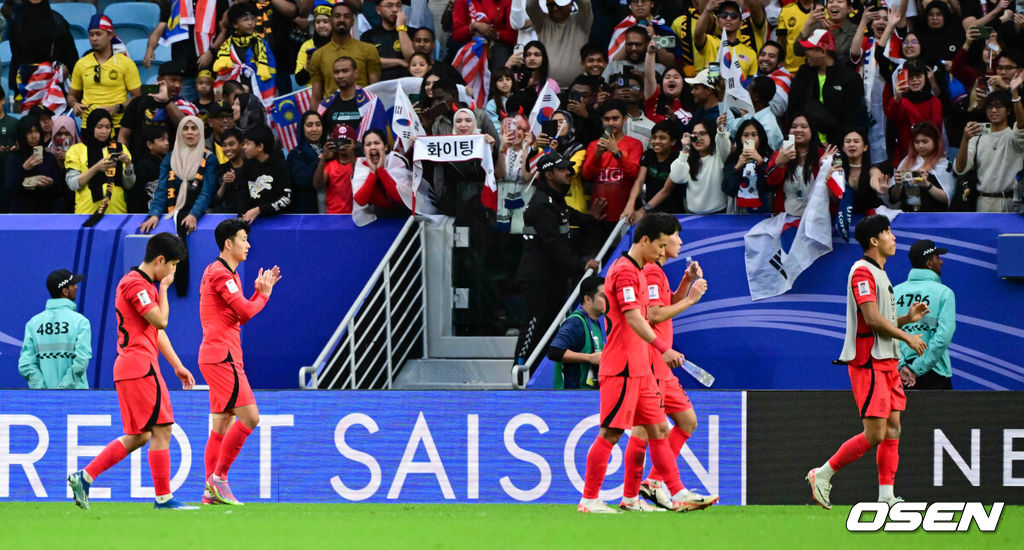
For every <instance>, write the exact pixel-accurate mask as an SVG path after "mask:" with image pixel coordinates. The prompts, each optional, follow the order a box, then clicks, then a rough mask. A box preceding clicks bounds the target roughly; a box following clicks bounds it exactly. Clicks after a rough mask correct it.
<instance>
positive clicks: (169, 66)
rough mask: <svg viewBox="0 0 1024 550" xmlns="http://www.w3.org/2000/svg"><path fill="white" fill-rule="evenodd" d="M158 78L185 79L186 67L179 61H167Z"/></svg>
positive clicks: (161, 66)
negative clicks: (178, 77)
mask: <svg viewBox="0 0 1024 550" xmlns="http://www.w3.org/2000/svg"><path fill="white" fill-rule="evenodd" d="M157 76H180V77H181V78H185V65H184V64H183V63H181V62H179V61H165V62H164V63H163V64H162V65H160V70H159V71H158V72H157Z"/></svg>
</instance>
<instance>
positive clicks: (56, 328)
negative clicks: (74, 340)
mask: <svg viewBox="0 0 1024 550" xmlns="http://www.w3.org/2000/svg"><path fill="white" fill-rule="evenodd" d="M70 327H71V325H69V324H68V323H67V322H66V321H54V322H52V323H43V324H41V325H39V328H37V329H36V334H67V333H68V332H70V330H69V328H70Z"/></svg>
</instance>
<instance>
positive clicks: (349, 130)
mask: <svg viewBox="0 0 1024 550" xmlns="http://www.w3.org/2000/svg"><path fill="white" fill-rule="evenodd" d="M331 139H351V140H354V139H356V129H355V128H353V127H351V126H349V125H348V124H339V125H337V126H335V127H334V130H332V131H331Z"/></svg>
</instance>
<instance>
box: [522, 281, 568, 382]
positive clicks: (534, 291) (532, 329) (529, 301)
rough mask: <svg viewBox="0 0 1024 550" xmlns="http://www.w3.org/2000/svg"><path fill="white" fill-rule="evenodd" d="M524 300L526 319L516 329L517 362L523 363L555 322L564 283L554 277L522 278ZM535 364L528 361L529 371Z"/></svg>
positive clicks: (563, 298)
mask: <svg viewBox="0 0 1024 550" xmlns="http://www.w3.org/2000/svg"><path fill="white" fill-rule="evenodd" d="M520 289H521V291H522V296H523V301H524V302H525V305H526V319H525V320H524V322H523V326H522V328H520V329H519V340H518V341H517V342H516V356H515V362H516V364H520V363H524V364H525V362H526V360H527V359H529V357H530V354H531V353H533V351H534V348H536V347H537V345H538V344H540V340H541V338H543V337H544V332H545V331H546V330H547V329H548V327H549V326H551V323H553V322H554V320H555V316H556V315H558V311H559V310H560V309H561V308H562V302H564V301H565V298H566V290H567V285H566V284H565V283H564V282H560V281H554V280H543V281H537V280H534V281H530V280H527V281H522V282H521V284H520ZM536 366H537V365H530V373H531V374H532V373H533V370H534V369H535V368H536Z"/></svg>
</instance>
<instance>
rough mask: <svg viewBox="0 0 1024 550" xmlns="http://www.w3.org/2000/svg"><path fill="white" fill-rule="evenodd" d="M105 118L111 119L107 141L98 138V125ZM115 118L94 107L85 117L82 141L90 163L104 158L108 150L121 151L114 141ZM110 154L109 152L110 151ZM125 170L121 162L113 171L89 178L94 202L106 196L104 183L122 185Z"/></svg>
mask: <svg viewBox="0 0 1024 550" xmlns="http://www.w3.org/2000/svg"><path fill="white" fill-rule="evenodd" d="M104 119H106V120H108V121H110V125H111V132H110V137H109V138H107V141H100V140H98V139H96V136H95V134H96V126H97V125H99V123H100V122H101V121H103V120H104ZM113 125H114V118H113V117H111V116H110V113H109V112H107V110H106V109H93V110H92V112H91V113H89V117H88V118H86V119H85V132H83V133H82V143H83V144H85V148H86V151H87V152H88V156H87V158H88V165H89V166H93V165H95V164H96V163H97V162H99V161H101V160H103V158H104V156H105V155H104V152H106V151H108V150H109V151H121V150H122V147H121V144H120V143H117V142H115V141H113V139H112V138H113V137H114V132H113ZM108 154H109V153H108ZM123 171H124V165H123V164H121V163H120V162H118V163H116V164H115V166H114V170H113V173H110V172H104V173H103V174H100V175H98V176H96V177H94V178H92V179H91V180H89V190H90V191H91V192H92V200H93V202H98V201H100V200H102V199H103V197H104V190H103V188H104V185H105V184H108V183H112V184H114V185H121V182H122V181H123V180H122V174H123Z"/></svg>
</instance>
